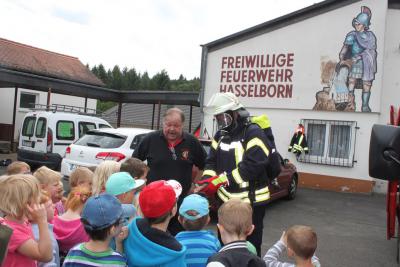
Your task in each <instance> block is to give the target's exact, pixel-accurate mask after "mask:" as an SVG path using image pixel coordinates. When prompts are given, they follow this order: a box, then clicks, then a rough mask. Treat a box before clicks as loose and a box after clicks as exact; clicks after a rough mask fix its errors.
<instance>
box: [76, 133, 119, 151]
mask: <svg viewBox="0 0 400 267" xmlns="http://www.w3.org/2000/svg"><path fill="white" fill-rule="evenodd" d="M125 140H126V136H124V135H116V134H112V133H105V132H89V133H87V134H86V135H84V136H83V137H82V138H80V139H79V140H78V141H76V142H75V144H76V145H80V146H90V147H99V148H118V147H120V146H122V145H123V143H125Z"/></svg>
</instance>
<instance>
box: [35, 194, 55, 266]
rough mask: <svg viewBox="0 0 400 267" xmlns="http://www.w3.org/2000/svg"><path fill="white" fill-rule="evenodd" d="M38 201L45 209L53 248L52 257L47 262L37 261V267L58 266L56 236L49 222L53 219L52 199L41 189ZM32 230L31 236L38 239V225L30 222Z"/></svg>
mask: <svg viewBox="0 0 400 267" xmlns="http://www.w3.org/2000/svg"><path fill="white" fill-rule="evenodd" d="M39 202H40V204H43V205H44V207H45V209H46V214H47V222H48V228H49V233H50V239H51V243H52V248H53V259H52V260H51V261H50V262H48V263H45V262H38V267H54V266H60V255H59V249H58V243H57V240H56V238H55V237H54V233H53V225H52V224H51V222H52V221H53V218H54V204H53V201H51V198H50V195H49V194H48V193H47V192H46V191H44V190H42V191H41V192H40V201H39ZM32 231H33V236H34V237H35V240H38V239H39V225H38V224H36V223H35V222H32Z"/></svg>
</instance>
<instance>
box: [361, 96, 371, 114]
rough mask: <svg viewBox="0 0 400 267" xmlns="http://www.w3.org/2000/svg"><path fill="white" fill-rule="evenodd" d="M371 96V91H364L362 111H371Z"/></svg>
mask: <svg viewBox="0 0 400 267" xmlns="http://www.w3.org/2000/svg"><path fill="white" fill-rule="evenodd" d="M370 96H371V92H363V93H362V96H361V100H362V106H361V111H362V112H371V108H370V107H369V105H368V103H369V97H370Z"/></svg>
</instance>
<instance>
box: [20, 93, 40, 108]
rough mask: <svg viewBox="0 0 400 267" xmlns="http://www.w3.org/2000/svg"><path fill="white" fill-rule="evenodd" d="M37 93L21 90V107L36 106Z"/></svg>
mask: <svg viewBox="0 0 400 267" xmlns="http://www.w3.org/2000/svg"><path fill="white" fill-rule="evenodd" d="M37 96H38V95H37V94H30V93H25V92H21V94H20V98H19V107H20V108H34V107H35V104H36V100H37Z"/></svg>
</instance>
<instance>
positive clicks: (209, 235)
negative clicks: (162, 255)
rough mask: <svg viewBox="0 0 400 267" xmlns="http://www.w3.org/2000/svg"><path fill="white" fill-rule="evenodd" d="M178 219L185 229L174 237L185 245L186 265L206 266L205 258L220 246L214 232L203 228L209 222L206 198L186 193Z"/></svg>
mask: <svg viewBox="0 0 400 267" xmlns="http://www.w3.org/2000/svg"><path fill="white" fill-rule="evenodd" d="M178 220H179V222H180V223H181V224H182V226H183V228H184V229H185V230H186V231H183V232H180V233H178V234H177V235H176V239H177V240H178V241H179V242H180V243H181V244H182V245H184V246H186V249H187V250H186V258H185V261H186V264H187V266H188V267H190V266H192V267H194V266H206V263H207V259H208V258H209V257H210V256H211V255H213V254H215V253H217V252H218V250H219V249H220V248H221V244H220V242H219V241H218V238H217V237H216V236H215V235H214V233H213V232H211V231H209V230H203V228H204V227H205V226H206V225H207V224H208V223H209V222H210V216H209V204H208V200H207V199H206V198H205V197H202V196H200V195H198V194H192V195H188V196H187V197H185V198H184V199H183V202H182V204H181V206H180V208H179V217H178Z"/></svg>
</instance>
